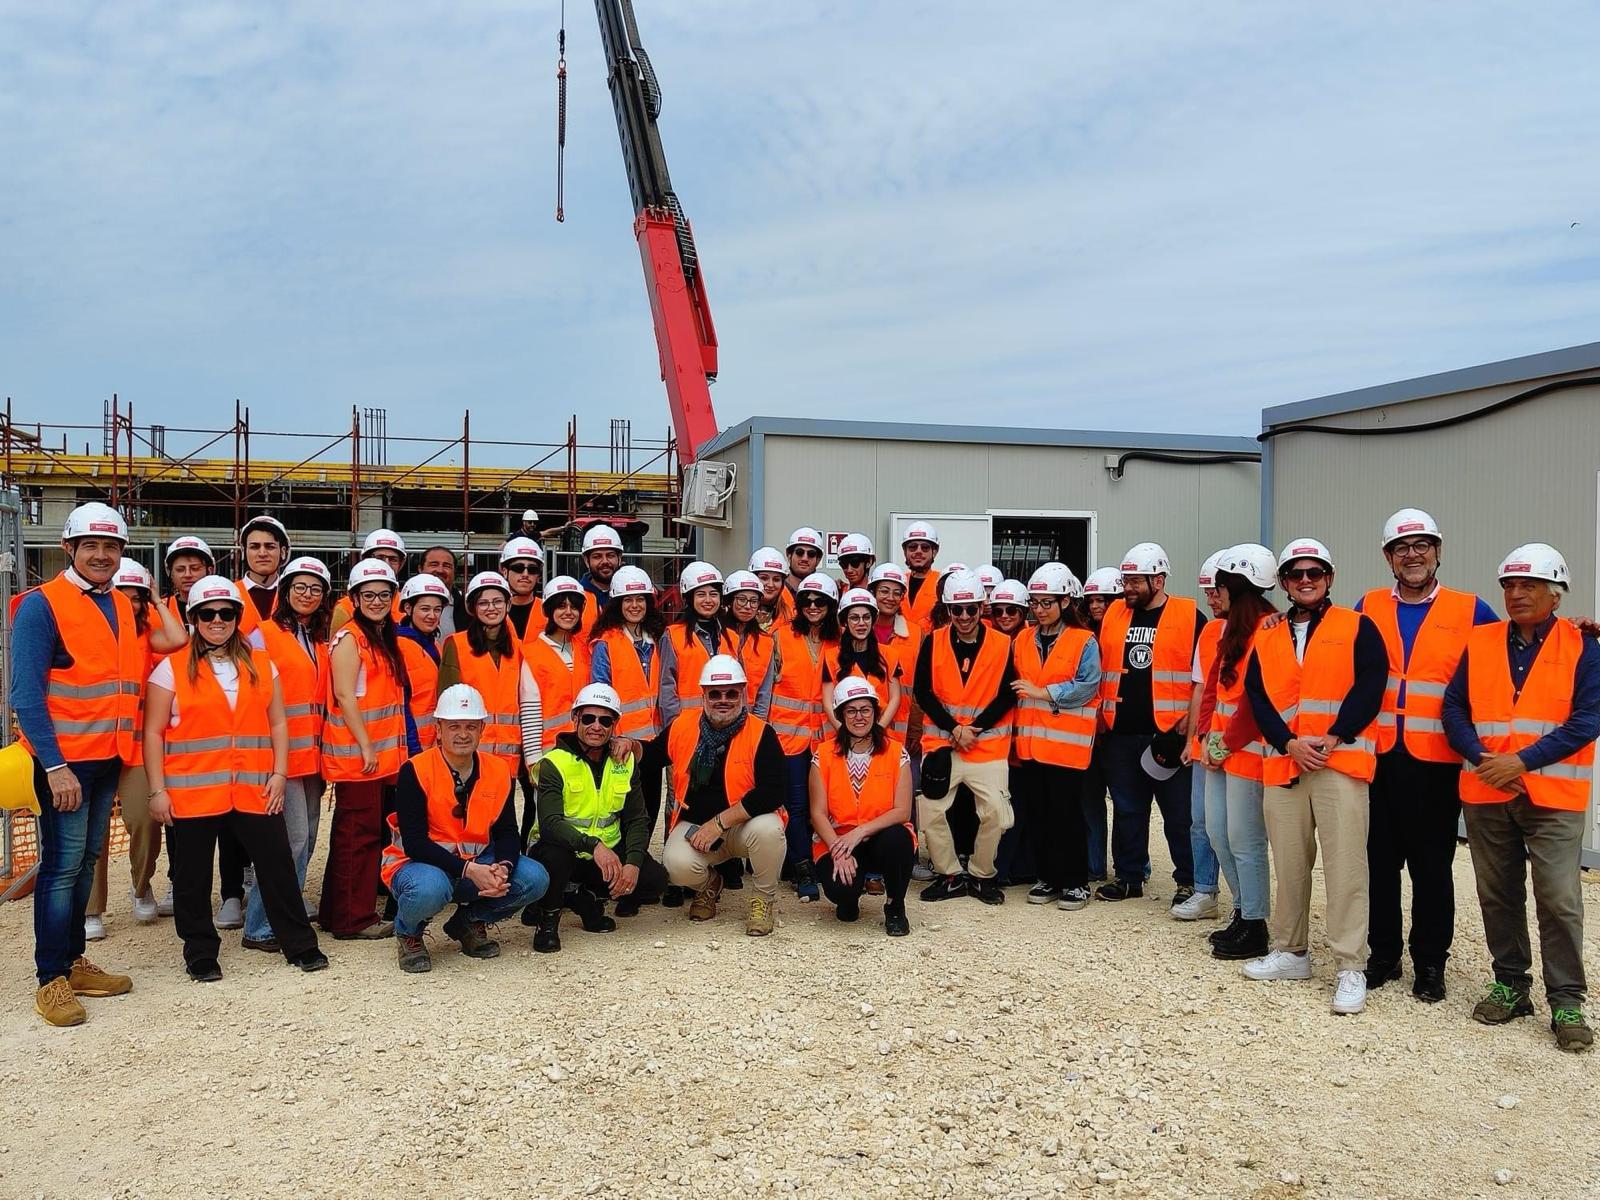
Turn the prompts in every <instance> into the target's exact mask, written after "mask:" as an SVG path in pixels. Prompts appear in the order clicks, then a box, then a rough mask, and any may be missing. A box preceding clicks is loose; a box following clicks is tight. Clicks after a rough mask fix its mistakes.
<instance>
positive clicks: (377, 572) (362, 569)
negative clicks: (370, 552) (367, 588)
mask: <svg viewBox="0 0 1600 1200" xmlns="http://www.w3.org/2000/svg"><path fill="white" fill-rule="evenodd" d="M363 583H387V584H388V585H389V586H390V587H395V586H397V581H396V580H395V577H394V572H393V571H392V570H390V568H389V564H388V563H386V562H379V561H378V560H377V559H375V558H363V559H362V560H361V561H360V562H358V563H356V565H355V566H353V567H351V568H350V586H349V587H348V588H346V589H345V590H346V591H348V592H354V591H355V590H356V589H357V588H358V587H360V586H361V585H362V584H363Z"/></svg>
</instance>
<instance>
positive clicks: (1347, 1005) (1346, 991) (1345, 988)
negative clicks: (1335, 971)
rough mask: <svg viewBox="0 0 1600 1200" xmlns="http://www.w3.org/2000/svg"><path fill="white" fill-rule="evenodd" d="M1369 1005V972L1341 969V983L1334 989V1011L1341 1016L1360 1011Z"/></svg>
mask: <svg viewBox="0 0 1600 1200" xmlns="http://www.w3.org/2000/svg"><path fill="white" fill-rule="evenodd" d="M1366 1006H1367V973H1366V972H1365V971H1340V972H1339V985H1338V986H1337V987H1336V988H1334V989H1333V1011H1334V1012H1336V1013H1338V1014H1340V1015H1341V1016H1349V1015H1350V1014H1352V1013H1358V1012H1360V1011H1361V1010H1362V1009H1364V1008H1365V1007H1366Z"/></svg>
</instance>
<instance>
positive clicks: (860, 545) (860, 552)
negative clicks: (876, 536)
mask: <svg viewBox="0 0 1600 1200" xmlns="http://www.w3.org/2000/svg"><path fill="white" fill-rule="evenodd" d="M834 557H835V558H854V557H860V558H876V557H877V554H876V552H875V551H874V550H873V549H872V539H871V538H869V537H868V536H867V535H866V534H864V533H847V534H845V535H844V540H843V541H842V542H840V543H839V549H838V550H837V551H835V552H834Z"/></svg>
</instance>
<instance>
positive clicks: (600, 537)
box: [583, 525, 622, 554]
mask: <svg viewBox="0 0 1600 1200" xmlns="http://www.w3.org/2000/svg"><path fill="white" fill-rule="evenodd" d="M591 550H615V551H616V552H617V553H618V554H621V553H622V536H621V535H620V534H619V533H617V531H616V530H615V529H613V528H611V526H609V525H591V526H589V528H588V529H585V530H584V531H583V552H584V553H585V554H587V553H589V551H591Z"/></svg>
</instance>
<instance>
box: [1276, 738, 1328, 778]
mask: <svg viewBox="0 0 1600 1200" xmlns="http://www.w3.org/2000/svg"><path fill="white" fill-rule="evenodd" d="M1284 750H1285V751H1286V752H1287V753H1288V755H1289V757H1290V758H1292V759H1294V761H1295V763H1296V764H1297V765H1298V766H1299V767H1300V769H1301V770H1302V771H1320V770H1322V768H1323V767H1325V766H1327V765H1328V752H1327V750H1326V749H1324V747H1323V743H1322V739H1321V738H1320V737H1304V738H1290V739H1289V744H1288V745H1287V746H1285V747H1284Z"/></svg>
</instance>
